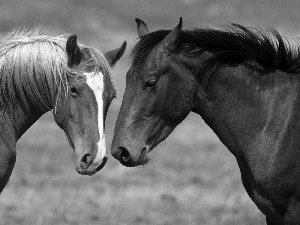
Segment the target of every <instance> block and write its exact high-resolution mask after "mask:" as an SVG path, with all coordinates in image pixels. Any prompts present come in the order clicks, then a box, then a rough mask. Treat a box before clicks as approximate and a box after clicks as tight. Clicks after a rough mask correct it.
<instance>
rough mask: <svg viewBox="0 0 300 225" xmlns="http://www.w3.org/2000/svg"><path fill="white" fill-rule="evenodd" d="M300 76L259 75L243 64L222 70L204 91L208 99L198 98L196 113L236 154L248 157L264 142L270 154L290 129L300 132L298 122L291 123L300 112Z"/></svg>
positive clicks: (277, 73)
mask: <svg viewBox="0 0 300 225" xmlns="http://www.w3.org/2000/svg"><path fill="white" fill-rule="evenodd" d="M298 77H299V76H297V75H295V74H287V73H284V72H274V73H271V74H260V73H259V72H256V71H253V70H252V69H249V68H248V67H245V66H243V65H240V66H237V67H224V68H221V69H220V70H219V71H218V72H216V74H214V78H213V82H212V83H211V84H209V86H208V87H206V88H205V90H206V91H205V94H206V95H207V98H206V99H204V100H203V99H201V98H198V102H197V104H196V105H197V106H198V108H197V109H196V112H197V113H198V114H199V115H201V116H202V117H203V119H204V120H205V121H206V123H207V124H208V125H209V126H210V127H211V128H212V129H213V130H214V132H215V133H216V134H217V135H218V137H219V138H220V140H221V141H222V142H223V143H224V144H225V145H226V146H227V147H228V149H229V150H230V151H231V152H232V153H233V154H234V155H239V154H244V155H245V154H249V152H250V151H251V150H253V149H257V148H258V146H254V145H256V144H259V143H261V142H262V141H263V142H265V143H269V144H270V146H268V147H266V146H264V148H268V149H270V151H271V149H275V146H273V145H275V144H276V143H278V141H279V140H280V139H283V138H284V137H285V136H284V133H285V132H286V131H288V128H289V127H293V129H294V130H299V132H300V128H298V127H295V126H298V125H297V124H298V123H294V124H291V123H292V122H293V121H295V120H294V119H296V118H297V115H298V112H299V110H300V104H299V103H298V101H297V96H299V95H300V81H299V78H298ZM264 138H265V139H268V140H262V139H264ZM277 150H278V151H279V149H278V148H277Z"/></svg>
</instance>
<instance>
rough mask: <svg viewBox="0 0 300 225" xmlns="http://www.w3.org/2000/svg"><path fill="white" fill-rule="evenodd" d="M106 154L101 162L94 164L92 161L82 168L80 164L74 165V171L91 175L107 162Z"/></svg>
mask: <svg viewBox="0 0 300 225" xmlns="http://www.w3.org/2000/svg"><path fill="white" fill-rule="evenodd" d="M107 159H108V158H107V156H105V157H104V158H103V160H102V162H101V163H100V164H98V165H95V164H94V163H92V164H91V165H90V166H89V167H87V168H82V167H80V166H76V171H77V172H78V173H79V174H80V175H88V176H92V175H94V174H95V173H97V172H98V171H100V170H101V169H102V168H103V167H104V166H105V164H106V162H107Z"/></svg>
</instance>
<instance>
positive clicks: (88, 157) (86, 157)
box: [80, 154, 92, 169]
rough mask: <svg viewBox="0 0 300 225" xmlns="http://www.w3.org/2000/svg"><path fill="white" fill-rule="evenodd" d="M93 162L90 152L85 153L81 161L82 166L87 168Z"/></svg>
mask: <svg viewBox="0 0 300 225" xmlns="http://www.w3.org/2000/svg"><path fill="white" fill-rule="evenodd" d="M91 164H92V156H91V155H90V154H85V155H84V156H82V158H81V161H80V166H81V168H84V169H86V168H88V167H89V165H91Z"/></svg>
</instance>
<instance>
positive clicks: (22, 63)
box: [0, 30, 67, 111]
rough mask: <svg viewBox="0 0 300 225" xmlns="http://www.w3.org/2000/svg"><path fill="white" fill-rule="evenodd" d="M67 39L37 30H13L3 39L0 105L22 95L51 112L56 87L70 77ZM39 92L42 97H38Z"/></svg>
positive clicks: (1, 46) (0, 55)
mask: <svg viewBox="0 0 300 225" xmlns="http://www.w3.org/2000/svg"><path fill="white" fill-rule="evenodd" d="M65 44H66V39H65V38H63V37H62V36H59V37H48V36H39V35H38V31H37V30H32V31H13V32H11V33H9V34H7V35H5V36H3V37H2V39H1V41H0V82H1V83H0V106H3V105H4V106H5V103H7V102H9V101H12V102H15V101H16V99H17V98H21V99H23V100H24V102H26V101H25V100H26V99H30V100H31V101H32V102H33V104H34V105H35V106H36V107H37V108H38V109H40V110H42V111H49V110H50V108H49V107H50V106H51V105H52V103H53V97H54V96H53V94H54V88H55V87H60V86H61V85H62V84H63V82H62V81H63V80H65V76H66V73H65V71H66V69H67V68H66V64H67V63H66V60H67V59H66V54H65ZM36 93H39V94H40V95H42V96H37V94H36Z"/></svg>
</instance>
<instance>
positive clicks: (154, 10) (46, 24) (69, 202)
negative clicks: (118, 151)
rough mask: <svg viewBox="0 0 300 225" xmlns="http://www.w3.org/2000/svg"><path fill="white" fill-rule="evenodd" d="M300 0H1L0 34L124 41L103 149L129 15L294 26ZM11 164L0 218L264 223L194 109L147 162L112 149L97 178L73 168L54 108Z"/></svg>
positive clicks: (129, 35) (157, 23)
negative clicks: (21, 31) (25, 31)
mask: <svg viewBox="0 0 300 225" xmlns="http://www.w3.org/2000/svg"><path fill="white" fill-rule="evenodd" d="M299 12H300V3H299V1H298V0H287V1H280V0H278V1H271V0H266V1H260V0H251V1H250V0H249V1H246V0H225V1H221V0H219V1H211V0H209V1H208V0H201V1H200V0H199V1H197V0H174V1H172V0H165V1H158V0H153V1H152V0H151V1H150V0H149V1H145V0H127V1H126V0H103V1H100V0H86V1H84V0H73V1H71V0H64V1H62V0H51V1H47V0H22V1H21V0H19V1H17V0H3V1H0V33H3V34H4V33H6V32H7V31H9V30H11V29H13V28H14V27H20V28H24V27H27V28H31V27H36V26H40V27H41V28H40V30H41V33H42V34H48V35H61V34H71V33H77V34H78V37H79V41H80V42H81V43H83V44H87V45H90V46H93V47H97V48H100V49H102V50H103V51H108V50H111V49H113V48H116V47H118V46H120V45H121V43H122V42H123V41H124V40H127V41H128V44H129V45H128V49H127V52H126V55H125V56H124V57H123V58H122V59H121V61H120V63H119V64H118V65H117V66H116V68H115V69H114V70H113V75H114V80H115V83H116V85H115V86H116V89H117V91H118V99H116V100H114V102H113V104H112V106H111V107H110V110H109V114H108V119H107V121H106V127H107V130H106V137H107V148H108V151H109V150H110V144H111V140H112V134H113V128H114V123H115V119H116V116H117V113H118V111H119V107H120V104H121V100H122V94H123V92H124V86H125V73H126V71H127V70H128V68H129V66H128V65H129V62H130V60H129V59H128V54H129V52H130V50H131V47H132V45H133V44H134V43H135V41H136V38H137V35H136V25H135V22H134V18H135V17H138V18H141V19H143V20H144V21H145V22H146V23H147V24H148V28H149V29H150V30H156V29H159V28H164V29H171V28H173V27H174V26H175V25H176V24H177V22H178V18H179V17H180V16H182V17H183V23H184V26H185V27H193V26H214V27H215V26H219V25H224V24H227V23H228V22H235V23H240V24H243V25H247V26H256V25H259V26H261V27H268V26H274V27H276V28H277V29H279V31H280V32H281V33H283V34H285V35H287V36H294V35H297V34H299V31H300V25H299V24H300V13H299ZM17 151H18V153H17V154H18V156H17V163H16V166H15V169H14V171H13V174H12V176H11V179H10V181H9V183H8V185H7V187H6V188H5V189H4V191H3V192H2V194H1V195H0V225H2V224H24V225H27V224H32V225H42V224H43V225H48V224H49V225H50V224H57V225H62V224H74V225H77V224H78V225H81V224H103V225H125V224H126V225H152V224H154V225H171V224H172V225H182V224H183V225H185V224H187V225H198V224H201V225H202V224H204V225H217V224H225V225H234V224H236V225H237V224H238V225H246V224H248V225H249V224H250V225H251V224H253V225H260V224H265V218H264V216H263V215H262V214H261V213H260V212H259V211H258V209H257V208H256V206H255V205H254V204H253V203H252V201H251V200H250V198H249V197H248V196H247V194H246V192H245V190H244V188H243V186H242V183H241V180H240V172H239V169H238V167H237V164H236V161H235V158H234V157H233V156H232V155H231V154H230V153H229V152H228V150H227V149H226V147H224V146H223V145H222V143H221V142H220V141H219V140H218V138H217V137H216V136H215V135H214V133H213V132H212V131H211V130H210V128H209V127H208V126H207V125H206V124H205V123H204V122H203V121H202V119H201V118H200V117H199V116H197V115H194V114H193V115H190V116H189V117H188V118H187V119H186V120H185V121H184V122H183V123H182V124H180V125H179V126H178V128H177V129H176V130H175V132H174V133H172V135H171V136H170V137H169V138H168V139H167V140H166V141H165V142H163V143H162V144H161V145H159V146H158V147H157V148H156V150H154V151H153V152H152V153H151V157H152V158H151V161H150V163H149V164H148V165H146V166H142V167H138V168H125V167H123V166H122V165H120V164H119V163H118V162H117V161H116V160H114V159H113V157H112V156H111V155H110V153H109V152H108V155H109V161H108V163H107V165H106V166H105V167H104V169H103V170H101V171H100V172H99V173H97V174H96V175H94V176H93V177H85V176H80V175H79V174H77V173H76V171H75V169H74V162H73V153H72V150H71V148H70V147H69V145H68V143H67V140H66V138H65V136H64V133H63V132H62V131H61V130H60V129H59V128H58V127H57V125H56V124H55V122H54V121H53V119H52V115H51V113H48V114H46V115H45V116H44V117H42V118H41V119H40V120H39V121H38V122H37V123H36V124H35V125H34V126H33V127H32V128H31V129H30V130H29V131H28V132H27V133H26V134H25V135H24V136H23V137H22V139H21V140H20V141H19V143H18V145H17Z"/></svg>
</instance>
